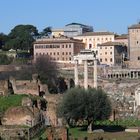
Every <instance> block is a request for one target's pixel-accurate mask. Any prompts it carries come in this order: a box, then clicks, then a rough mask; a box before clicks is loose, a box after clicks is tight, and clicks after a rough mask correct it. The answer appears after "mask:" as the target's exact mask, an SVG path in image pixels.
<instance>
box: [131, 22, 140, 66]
mask: <svg viewBox="0 0 140 140" xmlns="http://www.w3.org/2000/svg"><path fill="white" fill-rule="evenodd" d="M128 34H129V44H128V56H129V59H130V67H131V68H140V23H138V24H134V25H132V26H130V27H128Z"/></svg>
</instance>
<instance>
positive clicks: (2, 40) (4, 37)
mask: <svg viewBox="0 0 140 140" xmlns="http://www.w3.org/2000/svg"><path fill="white" fill-rule="evenodd" d="M7 40H8V36H7V35H5V34H4V33H0V49H3V47H4V45H5V43H6V41H7Z"/></svg>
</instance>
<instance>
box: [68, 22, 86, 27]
mask: <svg viewBox="0 0 140 140" xmlns="http://www.w3.org/2000/svg"><path fill="white" fill-rule="evenodd" d="M69 25H79V26H88V25H84V24H81V23H75V22H72V23H70V24H67V25H65V26H69Z"/></svg>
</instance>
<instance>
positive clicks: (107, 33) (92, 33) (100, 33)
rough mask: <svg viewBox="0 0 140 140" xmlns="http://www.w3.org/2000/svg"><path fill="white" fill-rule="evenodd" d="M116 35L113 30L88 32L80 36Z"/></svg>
mask: <svg viewBox="0 0 140 140" xmlns="http://www.w3.org/2000/svg"><path fill="white" fill-rule="evenodd" d="M98 35H114V33H113V32H87V33H84V34H82V35H79V36H98Z"/></svg>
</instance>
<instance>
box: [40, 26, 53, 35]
mask: <svg viewBox="0 0 140 140" xmlns="http://www.w3.org/2000/svg"><path fill="white" fill-rule="evenodd" d="M51 32H52V30H51V27H50V26H49V27H46V28H44V29H43V31H42V32H41V33H40V36H49V35H50V34H51Z"/></svg>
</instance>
